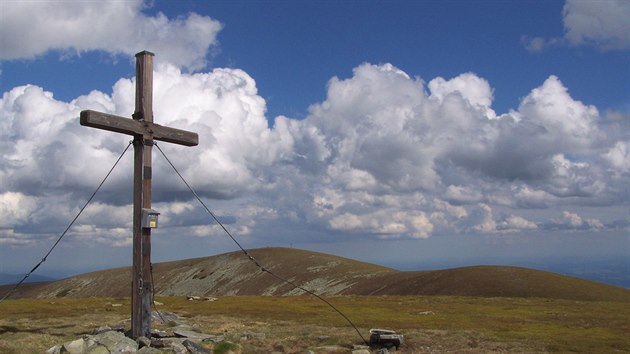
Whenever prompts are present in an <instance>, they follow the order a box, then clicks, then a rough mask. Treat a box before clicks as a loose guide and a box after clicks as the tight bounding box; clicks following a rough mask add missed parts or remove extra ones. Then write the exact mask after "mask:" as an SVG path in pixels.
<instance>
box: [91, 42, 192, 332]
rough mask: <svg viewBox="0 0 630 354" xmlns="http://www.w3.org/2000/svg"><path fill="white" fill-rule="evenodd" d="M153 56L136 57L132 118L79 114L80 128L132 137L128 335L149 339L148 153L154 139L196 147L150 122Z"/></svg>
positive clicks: (185, 136) (181, 133)
mask: <svg viewBox="0 0 630 354" xmlns="http://www.w3.org/2000/svg"><path fill="white" fill-rule="evenodd" d="M153 55H154V54H153V53H151V52H148V51H143V52H140V53H138V54H136V106H135V112H134V114H133V116H132V117H133V119H130V118H125V117H119V116H115V115H111V114H106V113H101V112H95V111H90V110H86V111H82V112H81V117H80V122H81V125H84V126H87V127H92V128H98V129H104V130H109V131H113V132H116V133H122V134H127V135H132V136H133V146H134V167H133V170H134V173H133V269H132V290H131V333H132V336H133V337H134V338H138V337H140V336H145V337H150V334H151V329H150V324H151V302H152V298H153V285H152V279H151V277H150V274H151V229H152V227H153V226H152V225H154V227H157V216H155V219H154V224H151V225H149V227H143V225H144V224H143V213H146V210H151V178H152V171H151V166H152V161H151V151H152V147H153V140H160V141H165V142H169V143H174V144H179V145H185V146H195V145H197V144H198V142H199V137H198V135H197V133H193V132H189V131H186V130H180V129H175V128H169V127H164V126H161V125H159V124H156V123H153Z"/></svg>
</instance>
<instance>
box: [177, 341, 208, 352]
mask: <svg viewBox="0 0 630 354" xmlns="http://www.w3.org/2000/svg"><path fill="white" fill-rule="evenodd" d="M182 344H183V345H184V347H186V349H188V352H190V354H212V351H211V350H210V349H208V348H205V347H203V346H201V345H200V344H197V343H195V342H193V341H191V340H188V339H186V340H185V341H184V342H183V343H182Z"/></svg>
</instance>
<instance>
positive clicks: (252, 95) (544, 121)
mask: <svg viewBox="0 0 630 354" xmlns="http://www.w3.org/2000/svg"><path fill="white" fill-rule="evenodd" d="M77 4H78V3H77ZM80 4H81V5H80V6H75V5H76V4H75V3H73V4H72V5H71V6H70V5H69V4H68V3H65V2H64V3H55V5H54V6H52V5H46V6H33V3H32V2H22V3H17V2H16V3H10V5H5V11H7V13H8V14H9V15H10V16H9V15H5V18H10V19H11V21H3V22H2V24H0V33H1V35H2V43H3V44H2V46H3V51H2V54H0V56H1V59H2V60H16V59H30V58H34V57H36V56H38V55H43V54H45V53H47V52H49V51H51V50H52V51H58V52H59V53H60V54H61V55H80V54H81V53H83V52H87V51H94V50H98V51H104V52H107V53H111V54H112V55H125V56H133V54H135V53H136V52H138V51H140V50H142V49H145V48H151V50H152V51H155V52H156V53H157V56H156V59H158V63H157V65H156V68H155V73H154V112H155V113H154V114H155V121H156V122H159V123H160V124H164V125H169V126H173V127H178V128H182V129H188V130H193V131H196V132H198V133H199V136H200V144H199V146H198V147H195V148H181V147H174V146H168V145H169V144H160V145H161V147H162V148H163V149H164V150H165V152H166V153H167V154H168V155H169V157H170V158H171V159H172V160H173V161H174V162H175V164H176V165H177V166H178V168H180V170H181V172H182V174H183V175H184V176H186V178H187V179H188V180H189V182H190V183H191V184H192V185H193V186H194V188H195V189H196V190H197V191H198V192H199V194H200V195H202V196H203V197H205V198H209V199H213V200H215V201H216V202H217V204H216V205H217V206H218V207H217V208H218V210H217V211H218V212H219V214H223V215H228V217H226V220H230V221H229V222H231V223H233V224H232V225H231V227H233V228H234V230H235V232H236V233H237V234H239V235H241V236H247V235H249V236H250V237H259V236H258V235H266V236H264V237H270V238H271V237H273V236H270V235H268V233H266V231H265V228H266V227H269V225H283V224H294V225H295V224H302V225H308V227H311V228H316V229H320V230H325V231H326V232H331V233H336V234H339V235H365V236H366V237H375V238H383V239H390V238H412V239H415V238H417V239H422V238H428V237H431V236H433V235H442V234H467V233H477V234H494V233H506V232H518V231H528V232H535V231H537V230H539V231H540V230H545V231H553V230H591V231H594V232H600V231H606V230H620V229H623V228H624V227H627V226H628V224H627V220H626V219H619V218H618V217H617V215H618V213H609V211H610V210H619V209H620V208H624V207H627V205H628V183H627V182H628V178H629V177H630V155H629V154H628V141H629V139H628V138H629V137H630V135H629V129H628V123H629V121H630V117H629V116H628V114H627V112H615V111H609V110H604V111H602V110H600V109H598V108H597V107H594V106H592V105H589V104H588V103H585V102H580V101H578V100H575V99H574V98H572V97H571V94H570V88H567V87H566V86H565V85H564V84H563V82H562V81H561V78H558V77H556V76H553V75H551V76H549V77H548V78H547V79H546V80H545V81H544V82H541V83H540V85H539V86H538V87H534V88H532V89H531V91H530V92H529V94H528V95H526V96H525V97H523V98H521V100H520V104H519V106H518V107H516V108H514V109H512V110H510V111H508V112H495V111H494V110H493V108H492V102H493V95H494V90H493V88H492V85H491V83H490V82H488V81H487V80H486V79H484V78H483V77H479V76H478V75H476V74H475V73H472V72H466V73H461V74H460V75H457V76H455V77H452V78H443V77H436V78H433V79H430V80H428V81H425V80H423V79H421V78H419V77H417V76H413V75H415V73H406V72H404V71H403V70H401V69H399V68H397V67H396V66H395V64H390V63H384V64H372V63H362V64H360V65H358V66H357V67H355V68H354V70H353V74H352V76H351V77H349V78H338V77H333V78H331V79H330V81H329V82H328V86H327V92H326V98H325V99H324V100H323V101H322V102H317V103H313V104H312V105H311V107H310V108H309V113H308V115H307V117H306V118H305V119H302V120H297V119H293V118H291V117H286V116H278V117H275V119H271V121H273V124H270V123H269V121H270V119H268V118H269V117H266V115H265V114H266V102H265V100H264V99H263V98H262V97H261V96H260V95H259V94H258V91H257V88H256V82H255V80H254V78H252V77H251V76H250V75H249V74H248V73H246V72H245V71H243V70H240V69H235V68H215V69H213V70H211V71H204V70H203V69H204V67H205V66H206V64H207V57H208V52H209V51H211V50H212V48H213V47H214V46H216V45H217V44H218V42H217V39H216V38H217V35H218V33H219V31H220V30H221V28H222V25H221V23H220V22H218V21H216V20H214V19H211V18H209V17H207V16H200V15H197V14H194V13H193V14H189V15H188V16H187V17H181V18H176V19H168V18H167V17H166V16H165V15H163V14H160V13H158V14H156V15H155V16H147V15H145V14H144V13H143V9H144V3H143V2H142V1H126V2H119V1H103V2H81V3H80ZM584 4H587V2H579V1H567V4H566V5H565V9H564V14H563V15H564V25H565V29H566V31H567V32H566V33H565V38H566V39H567V40H568V41H569V43H571V44H572V45H594V46H597V47H601V48H604V49H607V50H627V49H628V47H630V41H628V33H630V32H629V31H626V30H624V32H620V31H618V30H619V28H622V29H623V28H625V27H624V26H626V27H627V24H622V25H619V23H617V22H615V21H600V20H602V19H603V17H602V18H598V17H597V16H600V15H601V16H608V15H607V14H608V13H609V12H611V11H612V12H615V13H616V14H618V13H619V12H621V16H622V17H623V16H625V17H623V18H628V17H630V15H627V14H626V12H627V11H628V8H629V6H630V5H628V2H624V1H619V2H614V1H611V2H605V3H601V4H606V5H607V6H603V5H600V6H599V7H597V9H595V10H594V7H592V6H590V7H588V6H586V5H584ZM585 11H586V12H588V13H589V16H590V17H584V16H581V14H583V13H584V12H585ZM624 11H625V12H624ZM120 14H124V16H120ZM624 14H626V15H624ZM27 16H28V17H29V19H30V20H29V21H25V17H27ZM33 18H35V19H40V20H41V21H33ZM606 18H607V17H606ZM615 18H616V17H615ZM112 21H113V22H112ZM33 23H35V24H37V25H35V26H31V25H30V24H33ZM112 23H113V24H114V25H112ZM593 23H601V24H603V25H602V26H594V25H593ZM608 25H610V26H611V28H610V29H609V28H607V27H606V26H608ZM11 33H24V35H25V36H26V37H25V38H27V39H30V40H23V38H20V39H18V37H17V36H15V37H12V36H10V35H9V34H11ZM123 33H125V35H122V34H123ZM127 33H131V35H130V36H127V35H126V34H127ZM545 43H546V42H545ZM529 45H530V46H531V45H534V44H533V42H530V43H529ZM4 48H6V49H7V50H4ZM134 85H135V84H134V79H129V78H121V79H119V80H118V81H117V82H116V84H115V85H114V86H113V88H112V92H110V93H106V92H100V91H96V90H95V91H92V92H89V93H85V94H84V95H81V96H79V97H77V98H76V99H73V100H71V101H69V102H64V101H59V100H56V99H55V98H54V95H53V93H52V92H47V91H45V90H44V89H43V88H41V87H38V86H34V85H25V86H19V87H14V88H11V89H9V90H8V91H7V92H3V94H2V99H1V100H0V115H1V116H2V119H1V120H0V152H1V154H2V158H1V160H0V220H2V221H1V222H0V243H1V244H4V245H13V246H19V245H29V244H32V243H34V242H35V241H37V240H39V239H41V238H46V237H52V236H55V235H54V234H53V233H54V232H56V231H57V230H59V229H60V228H62V226H65V225H66V224H67V222H68V221H69V220H71V219H72V217H73V216H74V215H75V214H76V212H77V211H78V208H79V207H80V205H79V204H81V203H82V202H81V203H78V201H82V200H85V199H86V197H87V196H88V195H89V194H90V193H91V192H92V190H93V188H95V186H96V185H97V184H98V183H99V182H100V180H101V179H102V178H103V176H104V175H105V174H106V173H107V171H108V169H109V168H110V166H111V165H112V164H113V163H114V161H115V160H116V158H117V157H118V155H119V154H120V153H121V152H122V150H123V149H124V147H125V145H126V143H127V141H128V140H129V138H128V137H122V136H120V135H119V134H113V133H108V132H103V131H99V130H96V129H87V128H85V127H81V126H80V125H79V124H78V121H77V117H78V115H79V112H80V111H81V110H84V109H92V110H99V111H103V112H108V113H112V114H117V115H121V116H131V114H132V113H133V108H134V107H133V106H134V92H135V91H134ZM131 164H132V161H131V159H130V158H128V159H124V160H123V162H122V163H121V165H120V166H119V168H118V172H117V173H115V174H113V175H112V177H111V179H110V180H109V181H108V183H107V185H106V188H105V190H104V191H103V192H102V193H101V194H100V195H99V200H98V201H97V202H96V203H95V204H94V205H92V206H90V207H89V208H88V209H87V210H86V213H85V214H84V215H83V217H82V218H81V220H80V221H79V225H77V226H76V227H75V228H74V229H73V230H72V234H73V235H74V236H75V237H76V238H77V239H79V240H86V241H90V242H92V241H96V242H101V243H104V244H108V245H114V246H119V245H128V244H130V243H131V235H130V234H131V232H130V231H129V230H130V226H131V214H130V209H131V207H130V198H129V195H128V194H129V190H130V176H129V175H128V173H127V172H121V171H131ZM154 168H155V170H156V171H157V172H156V175H158V174H159V175H158V176H156V179H155V181H154V191H155V192H154V193H155V194H154V203H155V204H156V209H159V210H160V211H161V212H162V214H163V215H162V217H163V220H162V221H161V224H162V225H169V226H166V227H170V228H172V229H173V230H176V231H177V232H178V233H180V234H182V235H190V236H197V237H208V236H212V235H215V234H218V233H219V231H220V230H219V229H218V228H216V227H215V226H213V225H208V224H207V218H205V217H204V215H203V214H202V211H201V210H199V209H200V208H198V207H197V205H196V202H195V201H193V200H192V198H191V196H189V194H188V192H187V190H186V187H185V186H183V185H182V184H181V183H180V181H179V180H178V179H177V176H175V175H174V174H173V173H171V171H169V168H168V166H167V164H166V162H165V161H164V160H163V159H162V158H161V157H160V156H156V157H154ZM295 237H296V238H299V237H300V236H299V235H296V236H295Z"/></svg>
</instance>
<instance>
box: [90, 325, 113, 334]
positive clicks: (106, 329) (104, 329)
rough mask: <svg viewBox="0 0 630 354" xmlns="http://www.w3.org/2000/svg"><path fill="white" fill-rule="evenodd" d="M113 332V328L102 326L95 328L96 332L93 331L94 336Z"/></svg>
mask: <svg viewBox="0 0 630 354" xmlns="http://www.w3.org/2000/svg"><path fill="white" fill-rule="evenodd" d="M111 330H112V328H111V327H110V326H101V327H98V328H94V330H93V331H92V334H100V333H103V332H107V331H111Z"/></svg>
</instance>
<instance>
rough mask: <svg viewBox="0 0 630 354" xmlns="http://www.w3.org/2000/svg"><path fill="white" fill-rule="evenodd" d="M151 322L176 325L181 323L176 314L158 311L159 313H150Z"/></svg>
mask: <svg viewBox="0 0 630 354" xmlns="http://www.w3.org/2000/svg"><path fill="white" fill-rule="evenodd" d="M151 322H153V323H159V324H168V323H169V322H173V323H175V324H178V325H179V324H181V323H182V322H181V318H180V317H179V316H178V315H177V314H174V313H172V312H167V311H160V312H159V313H158V312H156V311H153V312H151Z"/></svg>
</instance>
